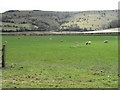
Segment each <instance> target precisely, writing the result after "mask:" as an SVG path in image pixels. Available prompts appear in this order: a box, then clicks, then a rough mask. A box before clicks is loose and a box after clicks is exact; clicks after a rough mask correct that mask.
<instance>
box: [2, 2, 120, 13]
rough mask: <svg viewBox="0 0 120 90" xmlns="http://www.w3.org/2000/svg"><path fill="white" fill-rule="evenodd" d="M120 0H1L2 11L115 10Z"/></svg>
mask: <svg viewBox="0 0 120 90" xmlns="http://www.w3.org/2000/svg"><path fill="white" fill-rule="evenodd" d="M118 2H119V0H0V13H3V12H5V11H8V10H44V11H88V10H115V9H118Z"/></svg>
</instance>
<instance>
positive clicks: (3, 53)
mask: <svg viewBox="0 0 120 90" xmlns="http://www.w3.org/2000/svg"><path fill="white" fill-rule="evenodd" d="M0 51H2V56H0V57H1V58H2V67H5V61H6V45H3V46H2V48H1V49H0Z"/></svg>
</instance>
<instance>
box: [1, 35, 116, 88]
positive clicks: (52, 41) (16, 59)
mask: <svg viewBox="0 0 120 90" xmlns="http://www.w3.org/2000/svg"><path fill="white" fill-rule="evenodd" d="M18 37H19V36H3V43H4V41H7V43H6V45H7V62H6V63H7V67H6V69H5V70H3V88H117V87H118V42H117V41H118V37H117V36H20V39H18ZM88 40H90V41H92V45H85V42H86V41H88ZM104 40H109V43H106V44H105V43H103V41H104Z"/></svg>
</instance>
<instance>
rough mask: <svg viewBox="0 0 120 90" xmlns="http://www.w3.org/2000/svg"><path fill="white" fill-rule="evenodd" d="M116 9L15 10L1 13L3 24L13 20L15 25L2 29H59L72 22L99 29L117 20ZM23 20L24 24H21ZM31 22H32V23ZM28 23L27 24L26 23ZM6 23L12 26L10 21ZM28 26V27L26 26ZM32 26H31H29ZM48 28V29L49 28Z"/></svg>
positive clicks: (83, 26)
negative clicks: (71, 10) (76, 10)
mask: <svg viewBox="0 0 120 90" xmlns="http://www.w3.org/2000/svg"><path fill="white" fill-rule="evenodd" d="M117 16H118V12H117V10H111V11H84V12H51V11H15V12H5V13H3V26H4V25H5V24H6V21H13V22H14V24H15V25H17V26H18V28H16V27H13V28H11V27H7V26H4V27H3V30H7V31H9V30H14V31H16V29H17V30H19V29H20V27H25V28H26V29H28V30H35V29H38V30H40V29H45V30H49V29H50V27H52V28H51V29H55V30H56V27H57V28H58V29H61V27H62V26H65V28H66V27H67V28H69V26H71V25H73V24H77V26H79V27H80V28H81V29H84V28H86V29H87V30H90V28H91V30H99V29H105V28H109V26H110V22H111V21H113V20H117V19H118V18H117ZM85 19H86V20H85ZM23 22H25V25H23V24H21V23H23ZM32 23H33V24H32ZM27 24H28V25H27ZM34 24H35V25H34ZM7 25H10V26H12V23H11V22H7ZM28 26H29V27H28ZM30 26H32V27H30ZM65 28H64V29H65ZM51 29H50V30H51Z"/></svg>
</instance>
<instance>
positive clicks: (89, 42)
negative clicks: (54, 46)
mask: <svg viewBox="0 0 120 90" xmlns="http://www.w3.org/2000/svg"><path fill="white" fill-rule="evenodd" d="M18 39H20V37H18ZM49 40H52V38H49ZM63 41H64V40H60V42H63ZM4 43H7V41H4ZM104 43H108V40H105V41H104ZM85 44H86V45H91V44H92V42H91V41H87V42H85Z"/></svg>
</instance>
